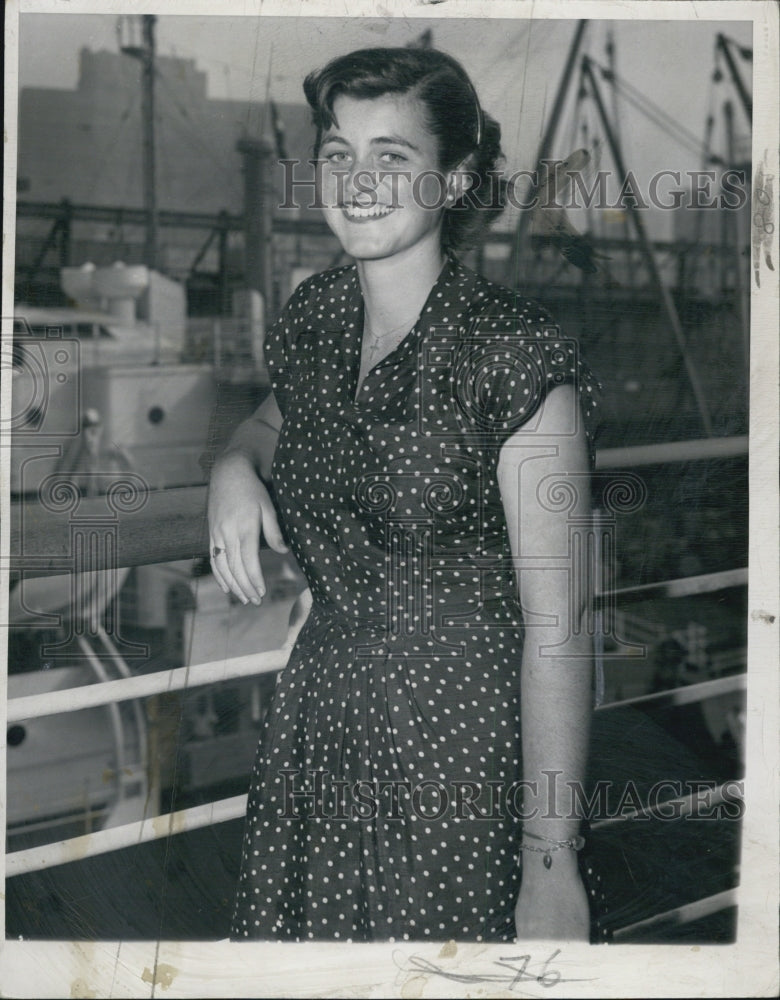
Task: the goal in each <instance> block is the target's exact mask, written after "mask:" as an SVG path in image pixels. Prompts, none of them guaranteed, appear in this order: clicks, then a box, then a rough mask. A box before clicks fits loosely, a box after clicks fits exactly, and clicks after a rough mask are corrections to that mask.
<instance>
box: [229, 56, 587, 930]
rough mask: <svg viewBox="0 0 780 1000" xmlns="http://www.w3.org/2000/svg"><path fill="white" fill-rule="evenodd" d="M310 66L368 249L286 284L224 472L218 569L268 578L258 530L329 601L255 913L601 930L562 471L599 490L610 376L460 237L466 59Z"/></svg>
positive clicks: (274, 737)
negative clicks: (592, 880) (599, 393)
mask: <svg viewBox="0 0 780 1000" xmlns="http://www.w3.org/2000/svg"><path fill="white" fill-rule="evenodd" d="M304 91H305V94H306V98H307V100H308V102H309V104H310V106H311V109H312V113H313V119H314V125H315V127H316V132H317V134H316V149H315V153H316V156H317V157H318V159H319V161H320V165H321V167H322V173H321V193H322V199H323V202H324V204H325V206H326V207H325V208H324V214H325V218H326V220H327V223H328V225H329V226H330V228H331V229H332V230H333V232H334V233H335V234H336V236H337V237H338V238H339V240H340V242H341V245H342V247H343V250H344V252H345V253H346V254H348V255H349V256H350V257H352V258H353V260H354V263H352V264H350V265H349V266H346V267H339V268H336V269H334V270H330V271H326V272H324V273H322V274H318V275H315V276H314V277H312V278H310V279H308V280H306V281H304V282H303V283H302V284H301V285H300V286H299V287H298V288H297V289H296V290H295V292H294V293H293V295H292V297H291V298H290V300H289V302H288V303H287V306H286V307H285V309H284V311H283V313H282V315H281V317H280V318H279V320H278V321H277V323H276V324H275V325H274V326H273V327H272V329H270V330H269V332H268V335H267V340H266V359H267V363H268V367H269V370H270V374H271V380H272V385H273V392H272V394H271V395H270V396H269V397H268V398H267V399H266V401H265V402H264V403H263V404H262V405H261V406H260V407H259V409H258V410H257V412H256V413H255V414H254V416H253V417H252V418H250V419H249V420H247V421H245V422H244V423H243V424H242V425H241V426H240V427H239V428H238V429H237V431H236V432H235V434H234V435H233V437H232V439H231V441H230V443H229V445H228V447H227V449H226V450H225V452H224V454H223V455H222V456H221V457H220V458H219V459H218V461H217V462H216V464H215V466H214V469H213V473H212V478H211V487H210V496H209V526H210V535H211V554H212V566H213V570H214V574H215V576H216V578H217V580H218V581H219V582H220V584H221V585H222V587H223V589H224V590H225V591H226V592H228V591H231V592H232V593H234V594H235V595H237V596H238V597H239V598H240V599H241V600H242V601H244V602H245V603H246V602H249V601H254V602H255V603H259V602H260V601H261V600H262V597H263V594H264V591H265V584H264V581H263V576H262V572H261V567H260V563H259V559H258V549H259V541H260V533H261V531H262V534H263V535H264V536H265V540H266V542H267V543H268V545H270V547H271V548H273V549H275V550H277V551H283V550H284V549H285V547H286V540H287V541H289V545H290V547H291V548H292V551H293V553H294V555H295V557H296V558H297V560H298V562H299V564H300V567H301V569H302V571H303V573H304V574H305V576H306V578H307V580H308V583H309V588H310V591H311V598H312V600H313V604H312V608H311V612H310V614H309V616H308V619H307V620H306V622H305V624H304V625H303V627H302V629H301V631H300V632H299V634H298V637H297V641H296V644H295V647H294V649H293V651H292V654H291V656H290V660H289V663H288V664H287V666H286V667H285V669H284V670H283V671H282V672H281V674H280V676H279V681H278V684H277V687H276V690H275V695H274V701H273V704H272V706H271V709H270V711H269V714H268V719H267V722H266V724H265V729H264V732H263V735H262V738H261V742H260V747H259V750H258V755H257V761H256V766H255V769H254V771H253V774H252V779H251V788H250V793H249V802H248V811H247V823H246V834H245V841H244V855H243V864H242V871H241V877H240V882H239V887H238V893H237V903H236V910H235V916H234V921H233V928H232V935H233V936H234V937H235V938H238V939H267V938H280V939H288V940H307V939H321V940H322V939H332V940H341V941H347V940H352V941H371V940H387V939H397V940H400V939H425V938H428V939H431V938H438V939H442V940H447V939H450V938H458V939H466V940H480V941H494V940H495V941H501V940H503V941H510V940H513V939H514V938H515V935H516V934H517V935H518V936H519V938H520V939H527V938H535V937H537V938H538V937H546V938H556V939H571V940H576V939H579V940H585V939H587V938H588V936H589V919H590V918H589V906H588V897H587V892H586V887H585V885H584V883H583V875H582V874H581V865H580V857H581V855H580V853H579V849H580V848H581V847H582V838H581V836H580V823H579V820H578V819H577V818H576V813H572V812H571V811H566V809H564V810H563V812H562V814H561V815H558V814H556V813H553V814H552V815H549V814H548V806H549V805H550V803H549V801H548V797H547V788H548V785H547V783H546V781H545V777H544V774H543V772H544V771H545V770H549V769H554V770H557V771H558V772H559V776H560V782H561V787H562V788H563V787H564V783H565V782H567V781H570V782H576V781H579V780H580V779H581V778H582V777H583V774H584V770H585V764H586V753H587V747H588V732H589V720H590V715H591V705H592V677H591V674H592V660H591V642H590V640H589V639H588V638H587V636H586V635H584V634H583V633H581V632H579V630H578V629H577V628H576V625H577V624H578V619H579V618H580V616H581V615H582V614H583V612H584V606H583V602H582V600H581V599H580V598H579V597H577V596H576V595H575V598H574V600H572V594H571V593H570V582H569V581H570V574H569V573H568V572H566V571H563V572H559V571H556V570H555V569H554V568H551V566H552V565H554V566H560V563H561V560H562V559H565V558H566V557H567V553H568V544H569V536H568V531H569V524H568V521H567V509H564V508H565V507H566V504H563V505H561V504H560V502H559V503H558V506H556V504H555V502H553V501H554V497H553V495H552V493H551V494H549V496H550V497H552V500H548V501H545V499H544V497H545V495H547V494H546V493H545V491H546V490H548V489H552V485H551V484H552V483H553V482H555V481H559V480H561V479H566V480H567V482H568V483H569V484H572V483H573V484H574V494H573V498H572V503H573V505H574V509H575V512H576V513H577V514H580V515H583V514H584V515H586V516H587V514H588V512H589V493H588V472H589V447H590V445H591V444H592V430H593V426H594V421H595V416H596V410H595V407H596V402H595V399H594V396H595V393H596V389H595V382H594V380H593V378H592V376H591V374H590V372H589V370H588V368H587V367H586V366H585V365H584V364H583V363H582V361H580V360H579V358H578V356H577V354H576V352H575V350H574V348H573V346H572V344H571V342H570V341H568V340H563V339H562V335H561V334H559V332H558V331H557V329H556V328H555V327H554V325H553V324H552V322H551V320H550V317H549V315H548V314H547V313H546V312H545V310H544V309H543V308H542V307H541V306H539V305H538V304H536V303H535V302H531V301H528V300H526V299H524V298H523V297H521V296H519V295H518V294H516V293H514V292H511V291H509V290H508V289H506V288H503V287H500V286H498V285H495V284H491V283H490V282H489V281H487V280H485V279H484V278H483V277H481V276H479V275H478V274H475V273H474V272H473V271H471V270H469V269H468V268H467V267H465V266H464V265H463V264H462V263H461V261H460V259H459V257H458V253H459V252H460V251H461V250H462V249H463V248H464V247H467V246H468V245H469V244H470V243H473V242H474V241H477V240H478V239H479V238H480V236H481V235H482V233H483V232H484V230H485V228H486V226H487V225H488V224H489V223H490V222H491V221H492V220H493V219H495V218H496V217H497V216H498V214H499V212H500V210H501V208H502V202H503V196H502V184H501V183H500V181H499V179H498V176H499V175H498V174H497V172H496V171H497V166H498V163H499V160H500V158H501V148H500V128H499V126H498V124H497V123H496V122H495V121H494V120H493V119H492V118H491V117H490V116H489V115H488V114H486V113H485V112H484V111H483V109H482V108H481V106H480V103H479V100H478V98H477V95H476V93H475V90H474V88H473V86H472V84H471V81H470V80H469V78H468V77H467V75H466V73H465V72H464V70H463V68H462V67H461V66H460V64H459V63H457V62H456V61H455V60H454V59H452V58H451V57H449V56H447V55H445V54H444V53H442V52H439V51H435V50H420V49H413V48H398V49H371V50H361V51H357V52H353V53H351V54H349V55H346V56H343V57H341V58H338V59H335V60H334V61H333V62H331V63H330V64H328V65H327V66H326V67H325V68H324V69H323V70H321V71H319V72H315V73H312V74H310V75H309V76H308V77H307V78H306V80H305V83H304ZM270 480H272V481H273V486H274V489H275V493H276V497H277V500H278V505H279V512H280V514H281V523H279V522H277V514H276V511H275V509H274V505H273V504H272V502H271V499H270V496H269V492H268V489H267V486H266V483H267V482H269V481H270ZM520 558H523V559H525V560H527V561H526V562H525V563H523V564H522V565H521V564H520V563H519V561H516V562H513V559H515V560H519V559H520ZM551 560H553V561H554V562H552V563H551ZM572 604H573V610H571V611H570V605H572ZM526 615H530V624H531V625H532V626H533V627H529V628H527V629H526V627H525V625H524V619H525V616H526ZM572 616H573V618H572ZM564 642H565V643H566V655H565V656H556V655H554V654H553V653H551V652H550V648H553V647H555V646H556V644H560V643H564ZM543 647H547V648H546V649H544V650H543ZM521 779H522V780H524V781H525V782H528V784H527V785H526V786H525V790H524V794H523V796H522V803H521V804H520V805H519V807H518V808H515V809H512V808H510V807H509V805H508V804H507V803H506V802H503V801H499V800H500V799H501V797H502V796H505V797H506V798H507V799H509V798H511V797H512V791H513V790H514V791H515V792H517V791H518V788H519V786H518V782H520V781H521ZM491 796H492V799H491ZM518 802H519V796H517V795H515V806H517V804H518ZM491 803H496V804H495V805H493V806H492V807H491ZM475 809H479V810H482V813H481V815H482V814H484V818H481V819H477V818H475V815H474V810H475ZM523 816H525V817H526V818H525V819H523Z"/></svg>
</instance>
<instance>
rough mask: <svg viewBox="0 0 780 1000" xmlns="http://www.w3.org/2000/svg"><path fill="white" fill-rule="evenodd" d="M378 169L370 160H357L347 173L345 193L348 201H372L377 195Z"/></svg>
mask: <svg viewBox="0 0 780 1000" xmlns="http://www.w3.org/2000/svg"><path fill="white" fill-rule="evenodd" d="M377 183H378V177H377V171H376V170H374V169H373V163H372V162H371V161H370V160H357V159H356V160H355V162H354V163H353V164H352V166H351V167H350V169H349V172H348V173H347V176H346V178H345V185H344V194H345V197H346V200H348V201H353V200H354V201H358V202H360V201H365V202H370V201H371V199H373V198H375V197H376V188H377Z"/></svg>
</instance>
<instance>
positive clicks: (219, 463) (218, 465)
mask: <svg viewBox="0 0 780 1000" xmlns="http://www.w3.org/2000/svg"><path fill="white" fill-rule="evenodd" d="M230 466H234V467H239V468H240V467H241V466H248V467H249V469H251V471H252V472H253V473H254V474H255V475H256V476H257V477H258V479H259V478H260V476H259V473H258V471H257V464H256V462H255V456H254V455H253V454H252V452H251V451H250V450H249V448H246V447H244V446H243V445H240V444H235V445H233V444H229V445H228V446H227V448H225V450H224V451H223V452H222V453H221V454H220V455H219V456H218V457H217V460H216V461H215V462H214V468H213V469H212V473H213V472H214V470H216V469H223V468H229V467H230Z"/></svg>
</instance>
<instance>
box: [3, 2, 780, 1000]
mask: <svg viewBox="0 0 780 1000" xmlns="http://www.w3.org/2000/svg"><path fill="white" fill-rule="evenodd" d="M334 8H335V9H334ZM20 12H21V13H22V14H27V13H47V14H62V15H63V16H67V15H69V14H83V13H89V14H102V13H109V14H110V13H117V14H120V13H144V12H154V13H161V14H162V13H164V15H165V16H174V15H179V14H186V15H197V16H219V17H226V16H230V15H235V16H239V15H240V16H255V15H258V14H259V15H261V16H274V17H277V16H284V17H312V16H317V17H325V16H327V17H345V16H346V17H350V18H351V17H358V16H373V17H404V18H410V19H412V18H425V19H430V18H434V17H435V18H451V17H458V18H473V19H475V20H478V19H482V18H488V17H489V18H503V17H507V18H518V19H522V18H526V17H529V16H533V17H534V18H553V19H564V20H572V21H573V20H575V19H578V18H582V17H588V18H594V19H611V20H623V19H629V18H634V19H639V20H648V21H651V20H688V19H693V18H696V19H700V20H713V21H724V22H728V21H731V20H741V21H752V22H753V25H754V70H753V72H754V76H753V79H754V115H753V163H754V164H759V163H763V164H764V165H765V170H766V171H767V172H768V173H771V174H773V176H774V179H775V181H774V183H775V190H776V189H777V186H778V185H777V178H778V173H779V171H778V160H777V150H778V145H779V143H778V119H779V118H780V113H779V111H778V99H777V95H778V84H779V83H780V81H779V80H778V7H777V5H776V4H774V3H772V2H765V0H745V2H743V0H724V2H717V0H706V2H701V3H687V2H679V3H678V2H665V0H653V2H647V0H628V2H621V0H600V2H591V0H581V2H578V3H577V5H576V7H575V6H574V5H573V4H572V3H570V2H565V0H557V2H555V0H537V2H505V0H494V2H491V0H482V2H468V0H453V2H449V0H447V2H434V0H430V2H423V0H421V2H417V3H391V2H380V0H373V2H369V0H364V2H359V0H348V2H342V3H340V4H338V5H334V4H332V3H324V2H300V3H297V4H292V3H287V4H285V3H284V2H283V0H269V2H260V0H258V2H255V3H249V2H238V0H228V2H225V3H222V4H220V5H217V4H214V3H213V2H209V3H206V2H200V0H166V2H165V3H164V4H163V3H162V2H160V3H157V4H154V3H148V2H145V0H135V2H129V0H125V2H108V0H102V2H101V0H96V2H88V3H84V2H81V3H78V2H74V3H70V2H64V0H62V2H58V0H49V2H25V0H9V3H8V4H7V6H6V10H5V74H6V88H5V123H6V124H5V129H6V135H5V139H6V141H5V154H4V155H5V172H4V199H3V232H4V247H3V303H4V309H3V314H4V315H5V314H7V315H8V316H10V315H11V314H12V306H11V304H12V302H13V281H14V239H15V198H16V194H15V186H16V153H17V145H16V137H17V132H16V127H17V109H16V95H17V80H18V26H19V23H18V18H19V14H20ZM575 12H576V16H575ZM772 211H773V213H774V217H773V222H774V226H775V228H774V234H773V237H772V248H771V253H772V259H773V261H774V265H775V268H776V269H777V268H780V256H779V255H778V208H777V202H775V203H774V205H773V206H772ZM762 276H763V277H764V278H765V279H766V280H763V281H762V285H761V288H760V289H759V288H757V287H756V285H755V282H754V281H752V275H751V288H752V292H751V347H752V350H751V372H750V390H751V407H750V438H749V440H750V463H749V469H750V473H749V474H750V479H749V482H750V501H751V503H750V550H749V551H750V572H749V583H748V686H747V750H746V775H745V795H746V810H745V815H744V819H743V834H742V865H741V880H740V886H739V890H738V906H739V920H738V935H737V940H736V942H735V943H734V944H730V945H712V946H707V947H699V946H697V945H692V946H686V945H669V946H658V945H642V946H635V945H614V946H606V947H603V946H586V945H560V944H556V943H545V942H534V943H533V945H532V946H531V947H530V948H526V947H525V946H520V945H492V944H491V945H479V944H470V943H465V944H464V943H458V945H457V947H453V948H451V949H450V953H448V954H446V956H445V955H443V954H442V945H441V942H433V943H430V944H429V943H425V942H411V943H395V944H368V945H363V944H360V945H356V944H335V943H333V944H330V943H329V944H319V943H318V944H278V943H259V944H243V943H232V942H228V941H220V942H206V943H204V942H175V941H148V942H139V941H131V942H108V941H105V942H104V941H99V942H90V941H72V942H64V941H63V942H56V941H47V942H27V941H23V942H20V941H6V940H5V939H4V913H3V915H2V917H0V923H2V930H3V934H2V935H0V983H2V986H0V993H1V995H2V996H9V997H44V996H63V997H67V996H70V997H90V996H92V997H109V996H110V997H144V996H149V997H153V996H157V997H160V996H164V997H166V998H171V1000H174V998H179V997H266V996H269V997H270V996H288V997H299V996H300V997H311V996H371V997H380V996H388V997H404V998H412V997H442V996H466V995H468V996H475V997H479V996H484V997H487V996H507V997H510V996H550V995H553V996H555V995H558V996H566V997H579V996H582V997H677V996H711V997H720V996H732V995H748V996H773V995H776V994H777V992H778V989H779V988H780V980H779V978H778V957H777V955H778V926H777V924H778V917H777V914H778V888H777V872H778V843H777V840H778V838H777V833H778V827H777V816H778V779H777V774H778V696H779V694H780V689H779V687H778V671H777V664H778V632H779V630H780V622H779V621H778V619H779V617H780V610H779V609H778V556H777V553H778V530H777V524H778V502H777V483H778V338H777V330H778V329H779V328H780V317H779V315H778V290H777V270H775V272H774V274H771V273H770V272H769V271H767V270H766V269H765V268H764V269H763V270H762ZM770 279H772V280H770ZM8 323H10V320H9V321H6V320H5V319H4V320H3V324H4V329H3V336H4V337H6V336H8V335H9V333H10V331H9V330H8V329H6V327H7V325H8ZM9 383H10V372H8V371H3V381H2V387H1V388H2V407H3V415H4V416H7V414H8V413H9V412H10V402H11V400H10V391H9V389H10V385H9ZM8 458H9V449H8V448H2V449H0V459H1V460H2V462H3V468H2V482H3V483H8V482H9V477H8V470H7V464H8ZM9 513H10V500H9V496H8V493H7V490H6V489H4V490H3V493H2V497H0V515H1V517H0V525H1V526H0V551H1V552H3V553H5V552H8V546H9V530H10V529H9ZM7 574H8V569H7V565H6V563H5V562H4V561H3V562H2V570H1V576H0V614H1V615H2V616H3V619H0V620H5V616H7V612H8V575H7ZM0 634H1V635H2V638H0V643H3V646H2V647H0V657H2V669H3V671H6V669H7V664H6V655H7V654H6V650H5V643H6V642H7V630H6V629H0ZM3 676H5V674H4V675H3ZM4 690H5V688H4ZM5 711H6V698H5V695H3V697H2V699H1V703H0V724H3V732H5ZM4 750H5V748H3V760H2V761H1V762H0V801H2V803H3V804H4V803H5V780H6V778H5V762H4ZM3 819H4V815H3ZM4 864H5V862H4V860H3V861H0V871H2V874H3V876H4ZM526 951H527V952H529V953H530V954H531V955H532V956H533V957H532V960H531V962H530V963H529V966H528V968H529V970H531V969H537V970H541V969H543V968H544V963H545V961H546V960H547V959H548V958H549V957H550V956H552V955H554V954H555V953H556V952H557V954H555V958H554V964H555V967H556V968H557V969H558V970H559V971H560V972H561V975H562V976H563V977H564V978H567V979H568V978H570V979H573V980H576V981H575V982H571V983H569V984H568V985H567V986H566V987H565V989H564V987H563V984H561V985H560V986H558V987H557V988H554V989H550V988H549V985H547V984H545V982H544V979H543V975H544V974H543V972H540V973H539V975H540V977H542V978H541V981H539V982H536V981H533V980H523V981H522V982H518V983H516V984H514V985H511V983H507V982H506V981H496V979H495V976H496V971H497V965H496V963H497V962H499V961H501V960H504V959H506V958H507V957H509V956H519V955H522V954H524V953H525V952H526ZM414 956H418V957H419V961H418V960H417V959H415V958H414ZM426 962H428V963H435V964H436V965H438V966H442V967H446V969H447V970H449V971H450V972H451V973H452V975H453V976H455V977H457V978H454V979H445V978H442V977H437V976H436V975H433V974H432V973H431V971H430V968H428V971H426V965H425V963H426ZM404 970H406V971H404Z"/></svg>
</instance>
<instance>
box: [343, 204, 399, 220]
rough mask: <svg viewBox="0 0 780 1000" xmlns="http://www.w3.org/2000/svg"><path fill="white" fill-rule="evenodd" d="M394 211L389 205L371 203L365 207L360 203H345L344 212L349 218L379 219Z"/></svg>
mask: <svg viewBox="0 0 780 1000" xmlns="http://www.w3.org/2000/svg"><path fill="white" fill-rule="evenodd" d="M392 211H393V209H392V208H390V207H389V206H388V205H370V206H368V207H367V208H363V207H361V206H360V205H344V214H345V215H346V216H347V218H348V219H378V218H380V217H381V216H383V215H389V214H390V213H391V212H392Z"/></svg>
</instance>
